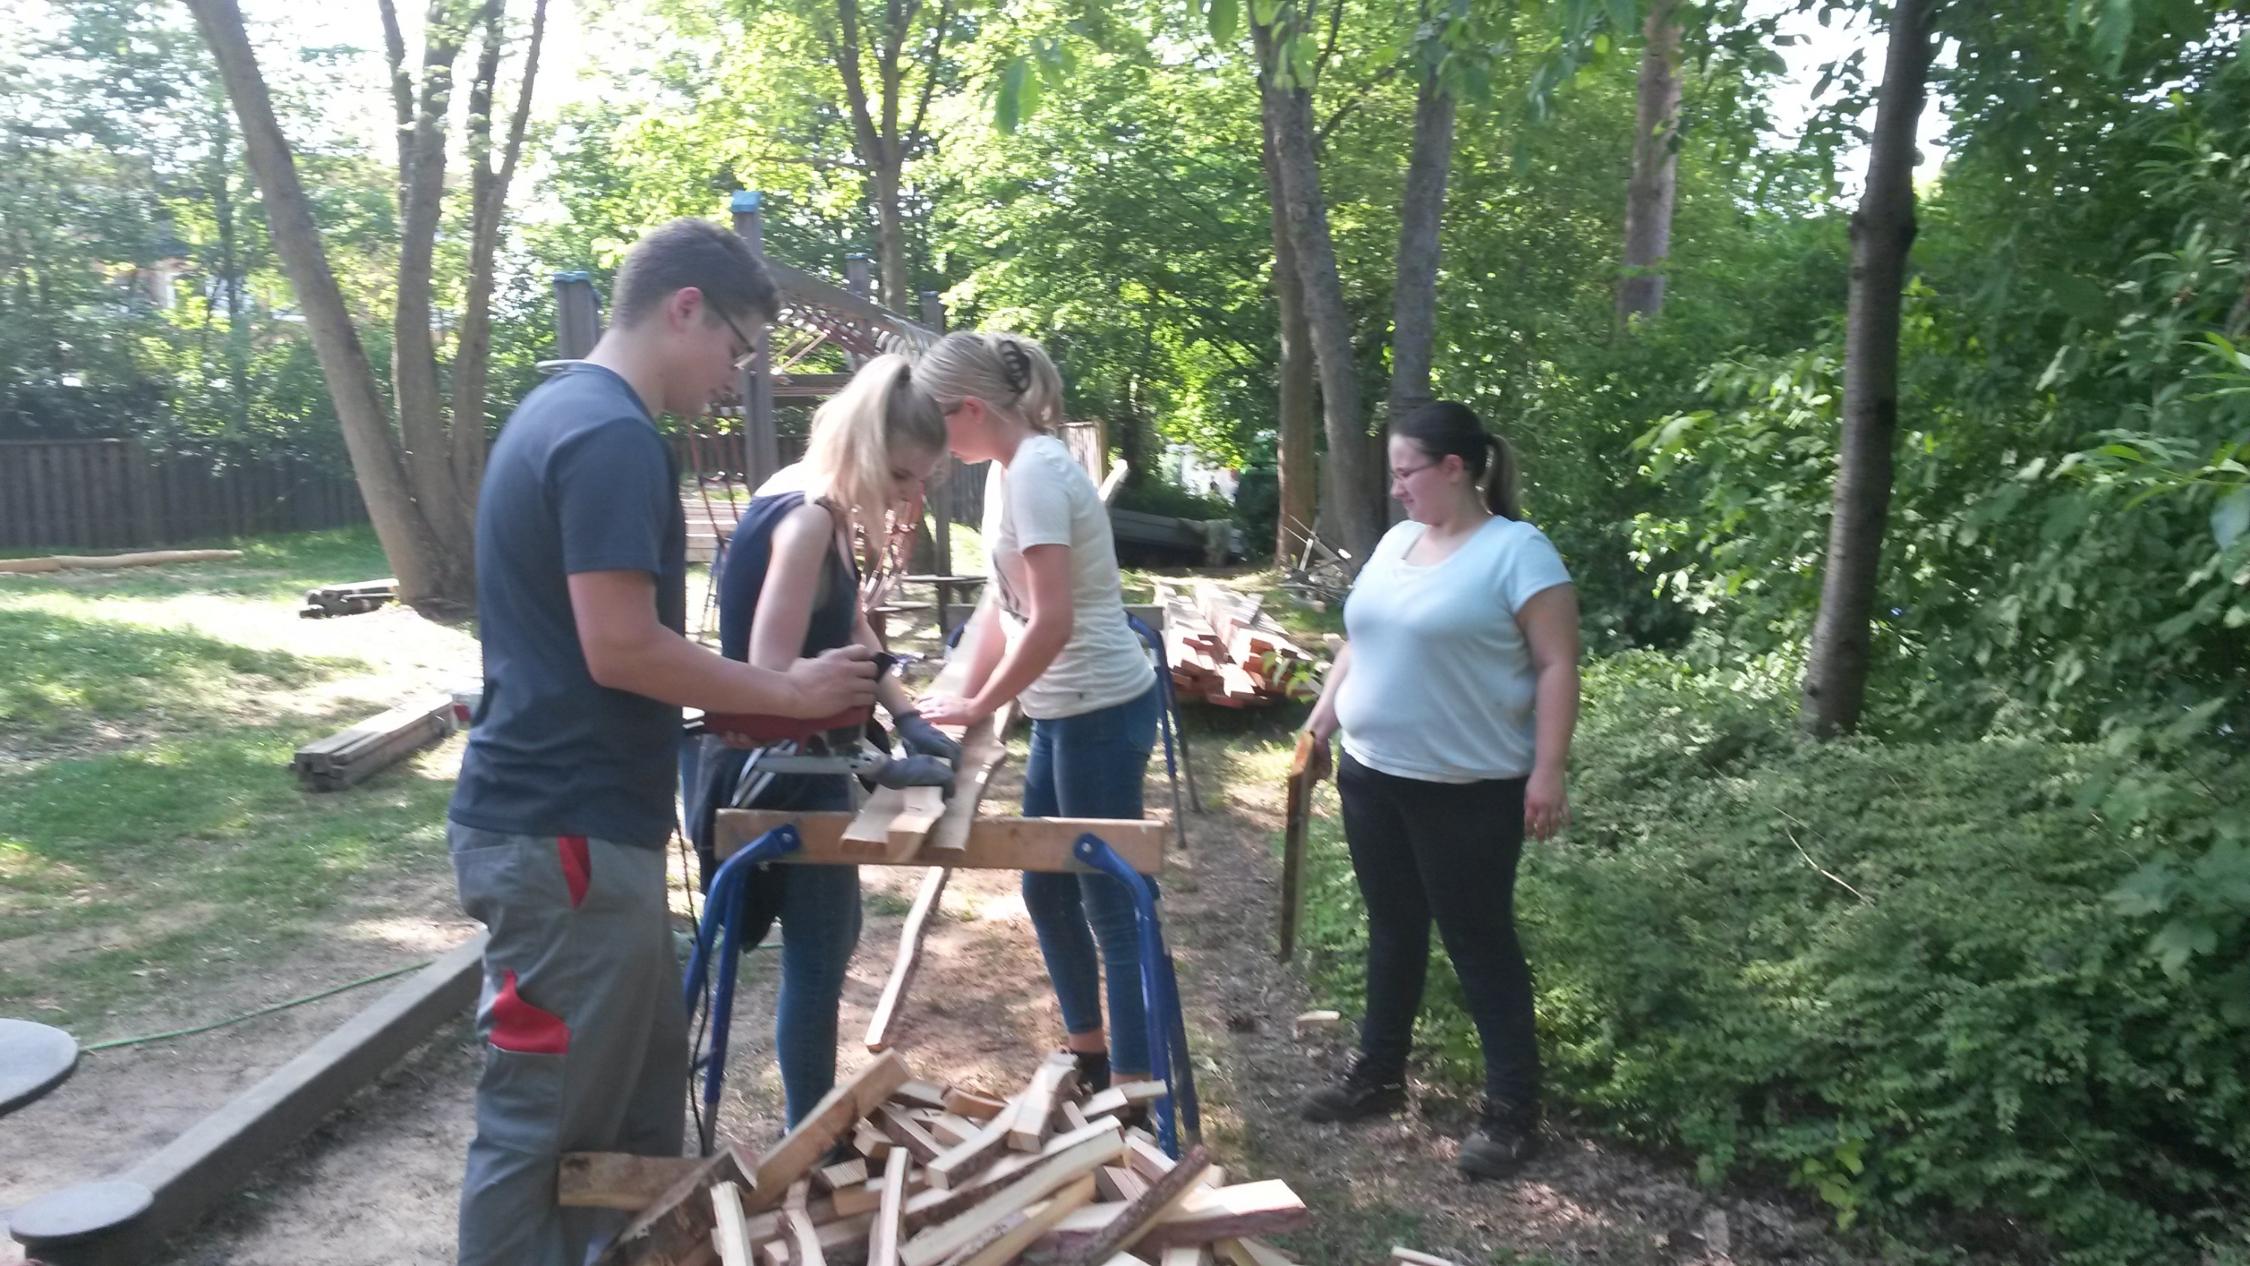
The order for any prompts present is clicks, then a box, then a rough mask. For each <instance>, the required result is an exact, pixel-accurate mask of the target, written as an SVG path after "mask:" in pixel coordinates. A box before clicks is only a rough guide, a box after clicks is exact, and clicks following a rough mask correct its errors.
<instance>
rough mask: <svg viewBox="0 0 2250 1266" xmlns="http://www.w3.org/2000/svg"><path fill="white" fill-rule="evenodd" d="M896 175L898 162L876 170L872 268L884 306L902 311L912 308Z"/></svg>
mask: <svg viewBox="0 0 2250 1266" xmlns="http://www.w3.org/2000/svg"><path fill="white" fill-rule="evenodd" d="M884 148H886V149H888V148H889V147H888V146H887V145H886V146H884ZM887 157H888V156H887V155H886V158H887ZM899 176H900V172H899V165H898V164H893V163H889V162H886V163H885V164H884V166H883V168H882V169H881V170H879V171H877V172H876V173H875V265H876V267H875V271H876V288H877V290H876V292H877V294H878V296H879V297H880V298H881V300H882V304H883V306H884V307H886V308H889V309H890V310H891V311H893V312H901V313H904V312H912V311H913V309H912V308H911V307H909V306H908V297H909V291H908V289H907V285H906V283H907V276H906V216H905V213H904V212H902V211H901V210H900V209H899V204H898V196H899V190H898V186H899Z"/></svg>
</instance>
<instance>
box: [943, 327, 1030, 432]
mask: <svg viewBox="0 0 2250 1266" xmlns="http://www.w3.org/2000/svg"><path fill="white" fill-rule="evenodd" d="M914 376H915V380H916V382H917V383H918V385H919V386H920V387H921V389H922V390H923V391H926V392H928V393H929V394H930V397H931V398H932V399H933V400H935V401H936V402H937V404H938V406H939V408H940V410H941V411H942V410H947V409H953V408H957V407H959V405H960V403H961V402H962V401H963V400H965V399H967V398H969V397H970V396H975V397H976V398H977V399H979V400H982V401H984V402H985V404H987V405H988V406H990V407H991V408H992V409H993V410H995V411H996V412H999V413H1002V414H1005V415H1007V416H1010V417H1014V418H1017V419H1020V420H1021V421H1022V422H1024V423H1025V424H1026V425H1028V426H1029V427H1030V428H1031V429H1032V430H1034V431H1039V432H1043V433H1046V432H1052V431H1053V430H1054V429H1055V428H1056V427H1057V426H1060V425H1061V424H1062V421H1063V380H1062V371H1060V370H1058V369H1056V368H1055V362H1054V361H1052V360H1050V359H1048V357H1047V349H1046V348H1044V347H1041V346H1039V344H1038V343H1037V342H1036V341H1035V340H1032V339H1028V338H1025V337H1023V336H1022V335H1020V334H1005V333H994V334H984V333H978V332H975V331H970V330H957V331H955V332H954V333H951V334H948V335H946V336H945V337H944V338H942V339H939V340H938V341H937V345H936V346H934V347H932V348H930V349H929V350H928V351H925V352H923V353H922V358H921V359H920V360H919V361H916V362H915V365H914Z"/></svg>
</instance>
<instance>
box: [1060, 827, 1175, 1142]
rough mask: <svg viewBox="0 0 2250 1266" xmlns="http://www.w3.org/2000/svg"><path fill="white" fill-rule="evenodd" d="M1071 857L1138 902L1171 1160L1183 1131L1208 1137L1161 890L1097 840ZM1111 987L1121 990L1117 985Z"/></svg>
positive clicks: (1080, 845)
mask: <svg viewBox="0 0 2250 1266" xmlns="http://www.w3.org/2000/svg"><path fill="white" fill-rule="evenodd" d="M1071 855H1072V856H1073V857H1075V858H1077V859H1078V861H1079V862H1080V863H1082V864H1084V865H1087V866H1091V867H1093V868H1094V869H1096V870H1099V871H1101V872H1102V873H1103V874H1105V875H1108V876H1109V877H1110V878H1112V879H1115V880H1117V881H1118V882H1119V883H1121V884H1124V885H1125V891H1126V892H1127V893H1129V894H1130V895H1131V896H1132V899H1133V920H1134V923H1135V924H1136V925H1137V926H1138V927H1139V929H1140V934H1141V936H1140V940H1141V996H1142V998H1143V1000H1144V1002H1145V1003H1146V1009H1147V1012H1148V1053H1149V1072H1150V1075H1152V1076H1154V1077H1155V1078H1156V1079H1157V1080H1159V1081H1162V1082H1163V1083H1164V1084H1165V1085H1166V1086H1167V1087H1168V1088H1169V1090H1170V1093H1168V1094H1166V1095H1165V1097H1164V1098H1162V1099H1159V1100H1157V1102H1156V1126H1157V1141H1158V1142H1159V1143H1161V1144H1162V1145H1163V1147H1164V1151H1165V1153H1166V1154H1167V1155H1169V1156H1171V1157H1173V1158H1174V1159H1177V1158H1178V1157H1179V1154H1180V1127H1181V1126H1182V1125H1184V1126H1185V1127H1186V1128H1187V1134H1188V1137H1189V1138H1190V1139H1197V1140H1200V1139H1201V1138H1202V1137H1203V1120H1202V1112H1201V1110H1200V1109H1199V1108H1198V1106H1197V1104H1196V1098H1195V1068H1194V1065H1193V1063H1192V1062H1191V1061H1190V1060H1189V1058H1188V1045H1187V1017H1186V1015H1185V1014H1184V1013H1183V1012H1182V1011H1181V1009H1180V982H1179V977H1178V976H1177V975H1175V974H1174V973H1173V971H1172V951H1171V950H1170V949H1169V948H1167V947H1166V946H1165V944H1164V928H1163V925H1162V924H1161V923H1160V922H1158V920H1157V917H1156V887H1155V885H1153V884H1151V883H1150V882H1149V881H1148V877H1147V876H1145V875H1142V874H1141V873H1140V872H1138V871H1136V870H1134V869H1133V868H1132V867H1131V866H1128V865H1126V864H1125V861H1124V859H1123V858H1120V857H1119V856H1118V855H1117V854H1116V853H1115V852H1114V851H1112V850H1111V849H1110V847H1109V845H1108V844H1106V843H1104V842H1103V841H1102V838H1101V837H1100V836H1098V835H1094V834H1092V833H1088V834H1085V835H1081V836H1079V837H1078V841H1077V843H1075V844H1073V845H1072V846H1071ZM1110 987H1111V988H1113V989H1114V988H1116V987H1117V986H1116V984H1115V983H1114V982H1112V984H1111V985H1110Z"/></svg>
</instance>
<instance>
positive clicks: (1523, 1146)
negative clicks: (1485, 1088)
mask: <svg viewBox="0 0 2250 1266" xmlns="http://www.w3.org/2000/svg"><path fill="white" fill-rule="evenodd" d="M1538 1154H1539V1113H1538V1111H1537V1110H1536V1109H1526V1108H1522V1107H1518V1106H1516V1105H1514V1104H1496V1103H1489V1102H1488V1103H1486V1104H1485V1106H1484V1111H1483V1113H1482V1114H1480V1115H1479V1117H1478V1119H1477V1128H1476V1129H1475V1130H1474V1131H1472V1132H1471V1133H1470V1135H1469V1137H1467V1138H1465V1139H1463V1140H1461V1154H1460V1156H1459V1157H1458V1158H1456V1159H1455V1160H1454V1162H1453V1164H1454V1167H1455V1168H1456V1169H1459V1170H1460V1171H1461V1172H1462V1173H1463V1174H1465V1175H1467V1176H1468V1177H1470V1178H1472V1179H1474V1178H1513V1177H1515V1175H1516V1172H1517V1171H1518V1170H1521V1169H1522V1168H1523V1166H1524V1162H1526V1161H1528V1160H1530V1159H1531V1158H1532V1157H1534V1156H1537V1155H1538Z"/></svg>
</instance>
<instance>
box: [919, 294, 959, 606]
mask: <svg viewBox="0 0 2250 1266" xmlns="http://www.w3.org/2000/svg"><path fill="white" fill-rule="evenodd" d="M922 324H924V325H926V326H928V327H930V329H931V330H932V331H934V332H936V333H938V334H941V335H942V334H944V333H945V300H943V299H941V298H939V297H938V292H937V291H935V290H925V291H923V292H922ZM961 469H962V468H961V459H960V458H958V457H954V456H952V455H950V454H948V455H947V457H946V459H945V470H946V481H945V482H946V488H945V490H944V491H943V492H941V493H939V494H938V495H937V496H935V497H933V498H931V499H930V513H931V514H932V515H933V516H934V519H933V522H932V524H931V529H930V537H931V540H930V544H931V545H932V546H933V547H934V548H935V550H936V554H935V557H934V559H933V561H934V562H935V563H936V566H935V567H934V568H932V570H934V571H936V572H937V574H938V575H940V576H950V575H952V574H953V491H952V484H953V480H954V478H955V477H957V476H959V475H960V473H961ZM951 596H952V590H951V586H948V585H939V586H938V587H937V630H938V636H939V637H940V638H942V637H944V636H945V635H946V634H947V633H948V632H950V631H951V630H950V629H949V628H948V627H947V626H948V625H950V624H951V623H952V620H951V618H950V617H951V616H952V614H953V612H952V610H951V608H952V605H953V604H952V603H950V602H948V601H946V599H948V598H949V597H951Z"/></svg>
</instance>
